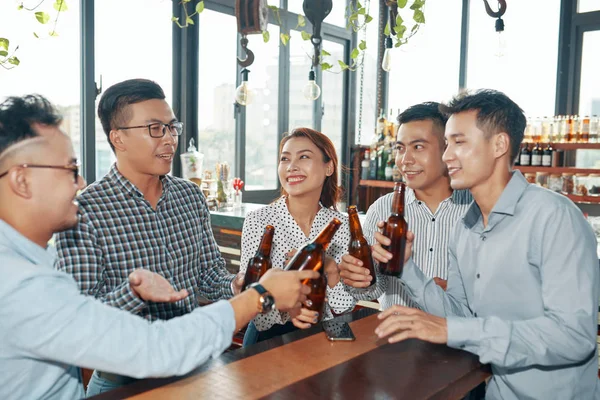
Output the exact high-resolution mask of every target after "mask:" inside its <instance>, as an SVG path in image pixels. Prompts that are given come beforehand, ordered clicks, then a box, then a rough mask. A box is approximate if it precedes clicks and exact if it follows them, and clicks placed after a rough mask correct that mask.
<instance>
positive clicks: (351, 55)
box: [350, 49, 358, 60]
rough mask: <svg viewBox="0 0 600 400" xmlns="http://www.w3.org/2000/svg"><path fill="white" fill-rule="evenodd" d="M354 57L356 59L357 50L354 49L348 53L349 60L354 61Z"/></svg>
mask: <svg viewBox="0 0 600 400" xmlns="http://www.w3.org/2000/svg"><path fill="white" fill-rule="evenodd" d="M356 57H358V49H354V50H352V52H351V53H350V58H351V59H353V60H354V59H356Z"/></svg>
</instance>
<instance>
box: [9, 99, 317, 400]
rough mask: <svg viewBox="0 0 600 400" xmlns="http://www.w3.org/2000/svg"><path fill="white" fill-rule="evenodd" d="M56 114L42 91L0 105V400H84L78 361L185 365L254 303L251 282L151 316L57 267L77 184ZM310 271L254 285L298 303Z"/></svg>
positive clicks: (152, 373)
mask: <svg viewBox="0 0 600 400" xmlns="http://www.w3.org/2000/svg"><path fill="white" fill-rule="evenodd" d="M60 122H61V118H60V116H59V115H58V114H57V112H56V110H55V109H54V107H52V105H51V104H50V103H49V102H48V101H47V100H46V99H44V98H43V97H41V96H25V97H11V98H8V99H7V100H6V101H4V102H3V103H1V104H0V276H1V279H0V321H2V323H0V399H48V398H53V399H80V398H82V397H83V396H84V392H83V385H82V384H81V376H80V371H79V368H78V367H77V366H83V367H86V368H95V367H96V368H101V369H102V370H104V371H111V372H114V373H120V374H127V375H132V376H136V377H138V378H143V377H159V376H170V375H183V374H186V373H188V372H189V371H191V370H193V369H194V368H196V367H197V366H199V365H200V364H202V363H203V362H205V361H206V360H207V359H209V358H211V357H216V356H218V355H219V354H220V353H221V352H222V351H223V350H224V349H226V348H227V347H228V346H229V344H230V343H231V336H232V335H233V332H234V329H239V328H240V327H242V326H244V325H245V324H247V323H248V322H249V321H250V320H251V319H252V318H254V316H256V314H257V313H258V305H259V304H260V299H261V295H260V294H259V292H258V289H257V290H247V291H245V292H244V293H242V294H240V295H238V296H236V297H234V298H233V299H231V300H230V301H220V302H217V303H215V304H212V305H210V306H207V307H203V308H199V309H197V310H195V311H193V312H191V313H189V314H188V315H186V316H184V317H181V318H174V319H172V320H170V321H166V322H164V323H157V324H149V323H148V321H146V320H144V319H142V318H140V317H138V316H135V315H132V314H128V313H125V312H122V311H120V310H117V309H116V308H114V307H109V306H107V305H105V304H102V303H101V302H100V301H97V300H95V299H93V298H92V297H89V296H83V295H82V294H81V293H80V292H79V288H78V287H77V285H76V283H75V282H74V281H73V278H72V277H71V276H70V275H68V274H65V273H63V272H59V271H55V270H54V269H53V264H54V261H55V259H56V253H55V252H54V251H53V248H52V247H51V246H48V245H47V243H48V241H49V240H50V238H51V237H52V234H53V233H54V232H59V231H63V230H65V229H70V228H72V227H73V226H74V225H76V224H77V221H78V217H77V213H78V207H77V204H76V202H75V198H76V193H77V191H78V190H81V189H82V188H83V187H84V186H85V182H84V180H83V179H81V177H79V175H78V174H77V165H76V161H77V160H76V159H75V158H74V153H73V146H72V144H71V141H70V140H69V138H68V136H67V135H65V134H64V132H62V131H61V130H60V128H59V125H60ZM73 177H74V178H75V179H73ZM141 266H142V265H140V267H141ZM316 277H318V274H317V273H315V272H312V271H299V272H283V271H270V272H269V273H268V274H267V275H265V276H264V277H263V278H261V282H260V283H261V284H262V285H263V286H264V287H265V288H266V289H267V290H268V291H270V292H271V294H272V297H273V298H274V301H275V304H277V307H278V308H280V309H281V308H294V307H300V301H304V300H305V299H306V296H305V295H306V294H307V291H309V289H308V288H307V287H306V286H305V285H302V284H301V281H302V280H303V279H305V278H316ZM126 279H127V278H126ZM129 281H130V283H129V286H131V288H130V290H131V291H132V292H133V293H134V295H135V296H136V297H137V296H139V297H140V299H145V300H149V301H155V302H165V301H177V300H181V299H183V298H185V297H186V296H187V295H188V294H187V291H186V290H185V289H182V290H181V291H179V292H176V291H175V290H174V289H173V287H172V286H171V285H170V284H169V283H168V281H167V280H166V279H165V278H163V277H162V276H161V275H159V274H156V273H154V272H151V271H149V270H147V269H136V270H134V271H133V272H132V273H131V274H129Z"/></svg>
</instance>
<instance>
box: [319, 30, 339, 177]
mask: <svg viewBox="0 0 600 400" xmlns="http://www.w3.org/2000/svg"><path fill="white" fill-rule="evenodd" d="M323 49H325V50H327V52H329V53H330V54H331V56H332V57H333V59H334V60H343V59H344V46H343V45H341V44H339V43H334V42H329V41H327V40H324V41H323ZM321 96H323V99H322V105H323V118H322V120H321V130H322V132H323V133H324V134H325V135H327V136H328V137H329V139H331V141H332V142H333V144H334V145H335V151H336V152H337V155H338V160H339V161H340V162H339V167H340V169H339V171H338V172H341V166H342V162H341V161H342V134H343V132H344V126H343V125H342V122H343V116H344V110H343V107H342V106H343V101H344V98H343V96H344V73H341V72H340V73H333V72H328V71H324V72H323V83H322V85H321ZM338 176H339V177H340V179H341V173H339V174H338ZM339 183H341V182H339Z"/></svg>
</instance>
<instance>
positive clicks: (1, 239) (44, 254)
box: [0, 220, 56, 266]
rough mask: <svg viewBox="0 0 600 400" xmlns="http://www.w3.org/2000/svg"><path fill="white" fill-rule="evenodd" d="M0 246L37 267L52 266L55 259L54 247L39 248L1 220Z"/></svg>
mask: <svg viewBox="0 0 600 400" xmlns="http://www.w3.org/2000/svg"><path fill="white" fill-rule="evenodd" d="M0 246H4V247H7V248H9V249H12V250H14V251H16V252H17V253H18V254H19V255H20V256H21V257H23V258H25V259H27V260H29V261H30V262H32V263H33V264H37V265H48V264H49V265H50V266H52V264H53V260H54V259H55V257H56V252H55V250H54V247H52V246H48V247H47V248H43V247H40V246H39V245H37V244H36V243H33V242H32V241H31V240H29V239H27V238H26V237H25V236H23V235H22V234H21V233H20V232H19V231H17V230H16V229H15V228H13V227H12V226H10V225H9V224H7V223H6V222H4V221H3V220H0Z"/></svg>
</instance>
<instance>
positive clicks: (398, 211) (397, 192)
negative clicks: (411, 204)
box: [392, 183, 406, 215]
mask: <svg viewBox="0 0 600 400" xmlns="http://www.w3.org/2000/svg"><path fill="white" fill-rule="evenodd" d="M405 191H406V186H405V185H404V183H397V184H396V186H395V188H394V198H393V200H392V214H395V215H404V197H405V196H404V194H405Z"/></svg>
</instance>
